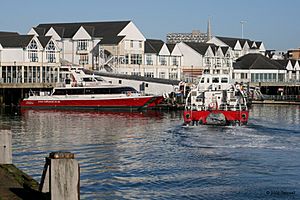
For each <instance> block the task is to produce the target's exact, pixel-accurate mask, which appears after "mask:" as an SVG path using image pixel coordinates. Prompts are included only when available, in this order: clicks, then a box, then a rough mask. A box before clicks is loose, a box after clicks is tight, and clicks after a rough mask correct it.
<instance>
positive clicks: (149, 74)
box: [145, 72, 154, 77]
mask: <svg viewBox="0 0 300 200" xmlns="http://www.w3.org/2000/svg"><path fill="white" fill-rule="evenodd" d="M145 77H154V73H153V72H145Z"/></svg>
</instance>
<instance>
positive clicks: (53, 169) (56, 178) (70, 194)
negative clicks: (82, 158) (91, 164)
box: [39, 152, 80, 200]
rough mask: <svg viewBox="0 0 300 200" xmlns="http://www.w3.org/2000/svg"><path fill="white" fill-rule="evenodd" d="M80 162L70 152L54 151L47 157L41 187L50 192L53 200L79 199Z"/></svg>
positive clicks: (44, 191)
mask: <svg viewBox="0 0 300 200" xmlns="http://www.w3.org/2000/svg"><path fill="white" fill-rule="evenodd" d="M79 179H80V171H79V164H78V162H77V161H76V160H75V159H74V154H73V153H70V152H53V153H50V154H49V157H46V164H45V167H44V171H43V175H42V179H41V183H40V188H39V190H40V191H41V192H43V193H48V192H49V193H50V196H51V200H78V199H80V192H79Z"/></svg>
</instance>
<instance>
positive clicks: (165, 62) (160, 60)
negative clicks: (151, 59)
mask: <svg viewBox="0 0 300 200" xmlns="http://www.w3.org/2000/svg"><path fill="white" fill-rule="evenodd" d="M159 62H160V64H161V65H167V58H166V56H159Z"/></svg>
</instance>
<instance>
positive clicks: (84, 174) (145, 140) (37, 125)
mask: <svg viewBox="0 0 300 200" xmlns="http://www.w3.org/2000/svg"><path fill="white" fill-rule="evenodd" d="M182 122H183V119H182V117H181V112H154V111H151V112H145V113H108V112H79V111H78V112H76V111H74V112H72V111H26V112H23V113H21V114H18V113H17V112H16V113H15V112H13V113H12V114H6V113H2V115H1V123H2V124H6V125H10V126H11V127H12V131H13V154H14V155H13V159H14V160H13V162H14V163H15V164H16V165H17V166H18V167H20V168H21V169H23V170H24V171H25V172H27V173H28V174H30V175H32V176H33V177H34V178H35V179H37V180H40V176H41V173H42V168H43V165H44V162H45V161H44V157H46V156H47V155H48V154H49V153H50V152H52V151H58V150H65V151H71V152H73V153H75V155H76V159H77V160H78V161H79V163H80V167H81V183H80V184H81V188H80V191H81V199H300V181H299V180H300V156H299V155H300V123H299V122H300V107H299V106H271V105H254V106H253V108H252V110H251V113H250V119H249V125H247V126H244V127H212V126H199V127H182V126H181V125H182Z"/></svg>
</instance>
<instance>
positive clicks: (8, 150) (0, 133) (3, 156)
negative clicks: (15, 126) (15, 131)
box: [0, 129, 12, 164]
mask: <svg viewBox="0 0 300 200" xmlns="http://www.w3.org/2000/svg"><path fill="white" fill-rule="evenodd" d="M11 137H12V136H11V130H10V129H4V130H0V164H12V147H11V140H12V139H11Z"/></svg>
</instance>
